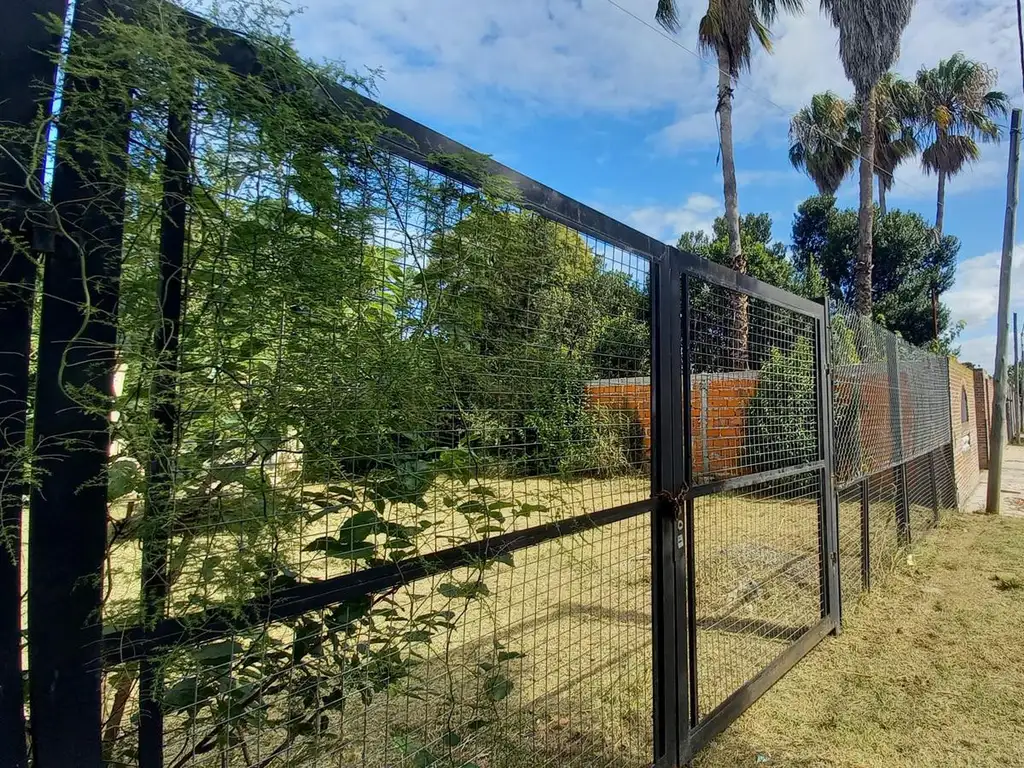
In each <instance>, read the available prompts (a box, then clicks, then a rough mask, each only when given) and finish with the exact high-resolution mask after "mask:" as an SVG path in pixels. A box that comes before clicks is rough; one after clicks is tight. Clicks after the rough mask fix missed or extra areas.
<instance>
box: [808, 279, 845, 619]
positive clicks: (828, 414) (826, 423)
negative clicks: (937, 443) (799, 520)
mask: <svg viewBox="0 0 1024 768" xmlns="http://www.w3.org/2000/svg"><path fill="white" fill-rule="evenodd" d="M821 303H822V314H821V317H820V318H819V320H818V322H817V323H816V324H815V329H816V333H815V338H816V343H815V347H816V349H815V352H816V354H815V363H816V365H815V379H816V383H817V393H816V394H817V400H818V403H817V405H818V446H819V447H818V451H819V457H820V458H821V459H822V460H823V461H824V462H825V469H824V470H822V473H821V478H820V481H821V487H820V491H819V501H818V530H819V538H820V542H821V544H820V549H821V615H822V617H823V618H824V617H825V616H830V617H831V618H832V621H833V623H834V625H835V633H836V634H839V632H840V630H841V624H842V604H841V603H842V597H841V592H840V589H839V499H838V498H837V497H836V493H835V486H834V484H833V472H834V469H835V457H834V453H833V446H832V440H833V433H834V423H833V416H832V392H833V387H832V361H831V355H830V352H829V347H830V345H829V341H830V339H831V325H830V322H829V312H828V298H827V297H822V300H821Z"/></svg>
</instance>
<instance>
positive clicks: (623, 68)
mask: <svg viewBox="0 0 1024 768" xmlns="http://www.w3.org/2000/svg"><path fill="white" fill-rule="evenodd" d="M622 4H623V5H624V6H625V7H627V8H630V9H631V10H633V11H634V12H635V13H636V14H637V15H638V16H640V17H642V18H645V19H649V18H651V17H652V15H653V13H652V7H651V4H650V2H649V0H622ZM306 6H307V10H306V13H304V14H302V15H300V16H299V17H297V18H296V20H295V21H294V23H293V31H294V35H295V37H296V40H297V41H298V43H299V47H300V50H301V51H303V52H304V53H306V54H310V55H313V56H316V57H326V58H332V59H341V60H343V61H345V62H346V64H347V65H348V66H349V67H350V68H354V69H360V68H364V67H369V68H378V67H379V68H380V69H381V70H382V72H383V77H384V79H383V82H382V83H381V84H380V90H381V96H382V98H383V100H384V101H385V102H388V103H390V104H394V105H396V106H399V107H400V108H404V109H413V108H414V109H415V111H416V112H417V113H418V114H443V115H444V116H445V117H446V118H450V119H451V118H454V119H461V120H469V121H472V120H474V119H479V117H480V113H481V112H482V111H486V110H487V109H490V110H493V109H494V105H495V103H496V102H497V101H498V100H500V99H501V98H508V99H510V100H512V101H513V102H515V109H514V111H515V112H516V113H517V114H519V115H522V116H527V117H529V116H532V115H533V114H536V113H538V112H544V113H555V114H572V113H575V112H579V111H580V110H593V111H600V112H605V113H620V114H622V113H628V112H630V111H633V110H637V109H640V110H645V109H651V108H657V107H660V106H667V105H672V104H676V103H678V102H679V101H680V100H681V98H682V97H681V94H684V93H685V89H684V88H683V84H685V83H689V82H692V81H693V80H694V78H695V77H699V76H700V70H701V67H702V64H701V62H700V61H699V60H697V59H695V58H694V57H692V56H689V55H687V54H686V53H684V52H683V51H680V50H679V49H677V48H676V47H675V46H674V45H673V44H672V43H671V42H670V41H668V40H666V39H664V38H663V37H661V36H660V35H658V34H657V33H655V32H653V31H652V30H650V29H648V28H646V27H644V26H642V25H641V24H639V23H637V22H636V21H634V20H633V19H630V18H629V17H628V16H625V15H624V14H622V12H621V11H619V10H617V9H616V8H615V7H614V6H612V5H610V4H609V3H607V2H604V0H576V2H573V1H572V0H548V2H531V3H510V2H508V1H507V0H475V2H466V1H465V0H432V2H430V3H429V4H427V3H423V2H422V0H373V2H366V0H308V1H307V3H306ZM683 12H684V15H685V14H686V9H683ZM695 18H696V15H695V14H694V19H695ZM684 21H686V22H687V23H688V24H690V20H689V19H684ZM695 24H696V21H695V20H694V21H693V22H692V24H690V26H693V25H695ZM509 111H510V112H511V111H513V110H512V109H510V110H509Z"/></svg>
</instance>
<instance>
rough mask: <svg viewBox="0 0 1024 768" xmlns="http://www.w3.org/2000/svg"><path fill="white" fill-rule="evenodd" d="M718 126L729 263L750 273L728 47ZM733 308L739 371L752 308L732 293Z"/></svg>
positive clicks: (721, 56) (721, 52) (721, 57)
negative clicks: (734, 143)
mask: <svg viewBox="0 0 1024 768" xmlns="http://www.w3.org/2000/svg"><path fill="white" fill-rule="evenodd" d="M718 123H719V140H720V142H721V150H722V191H723V193H724V197H725V223H726V228H727V230H728V233H729V262H730V264H731V266H732V268H733V269H735V270H736V271H737V272H742V273H743V274H746V273H747V259H746V257H745V256H744V255H743V246H742V244H741V242H740V203H739V195H738V193H737V191H736V158H735V155H734V154H733V146H732V76H731V75H730V63H729V53H728V51H727V50H726V48H725V47H724V46H719V48H718ZM729 308H730V309H731V310H732V322H733V328H732V331H733V333H732V334H731V335H732V339H733V345H732V349H731V350H730V352H731V355H730V356H731V358H732V363H733V365H734V366H735V368H736V369H737V370H743V369H745V368H746V367H747V336H748V329H749V308H748V301H747V297H746V296H745V295H744V294H741V293H736V292H735V291H731V292H730V293H729Z"/></svg>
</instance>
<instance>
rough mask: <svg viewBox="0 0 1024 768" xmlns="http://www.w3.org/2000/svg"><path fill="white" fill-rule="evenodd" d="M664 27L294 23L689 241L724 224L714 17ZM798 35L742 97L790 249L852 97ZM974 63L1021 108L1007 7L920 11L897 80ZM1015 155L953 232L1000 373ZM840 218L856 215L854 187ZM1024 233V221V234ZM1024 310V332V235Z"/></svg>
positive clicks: (927, 207)
mask: <svg viewBox="0 0 1024 768" xmlns="http://www.w3.org/2000/svg"><path fill="white" fill-rule="evenodd" d="M615 3H617V4H618V5H620V6H622V8H624V9H625V10H626V11H629V12H632V13H634V14H636V15H637V16H639V17H641V18H642V19H644V20H648V21H650V20H651V18H652V14H653V9H654V6H655V0H614V3H613V2H612V1H611V0H523V1H522V2H514V1H510V0H369V1H367V0H306V3H305V6H306V9H305V12H304V13H302V14H301V15H299V16H298V17H296V18H295V19H294V20H293V23H292V33H293V35H294V36H295V38H296V42H297V44H298V47H299V50H300V51H301V52H302V53H303V54H305V55H307V56H309V57H312V58H315V59H330V60H333V61H340V62H343V63H344V64H345V66H346V67H347V68H348V69H349V70H350V71H358V72H364V73H365V72H367V71H369V70H373V71H376V72H378V73H379V77H378V78H377V88H378V93H379V98H380V100H381V101H382V102H383V103H385V104H387V105H388V106H390V107H392V108H395V109H397V110H399V111H402V112H404V113H406V114H408V115H409V116H410V117H413V118H415V119H417V120H419V121H420V122H423V123H426V124H427V125H429V126H431V127H432V128H434V129H436V130H439V131H442V132H444V133H446V134H448V135H449V136H451V137H452V138H455V139H457V140H459V141H462V142H463V143H465V144H468V145H470V146H472V147H473V148H474V149H476V150H477V151H480V152H484V153H487V154H490V155H493V156H494V157H495V158H496V159H497V160H499V161H501V162H503V163H505V164H506V165H510V166H512V167H514V168H516V169H517V170H519V171H521V172H523V173H525V174H527V175H529V176H532V177H534V178H535V179H537V180H539V181H541V182H543V183H545V184H548V185H550V186H552V187H555V188H556V189H558V190H559V191H561V192H563V193H564V194H567V195H570V196H572V197H575V198H577V199H578V200H581V201H583V202H585V203H588V204H590V205H592V206H594V207H596V208H598V209H600V210H602V211H604V212H606V213H608V214H611V215H613V216H616V217H617V218H620V219H622V220H624V221H626V222H628V223H630V224H632V225H633V226H635V227H637V228H638V229H641V230H643V231H645V232H647V233H649V234H651V235H654V236H656V237H659V238H662V239H664V240H667V241H669V242H674V241H675V239H676V238H677V237H678V235H679V233H680V232H682V231H684V230H687V229H697V228H709V227H710V224H711V221H712V220H713V219H714V217H715V216H716V215H718V214H719V213H720V212H721V210H722V205H721V202H720V201H721V181H720V178H721V177H720V170H719V166H718V157H717V155H718V152H717V145H716V128H715V120H714V106H715V82H716V72H715V70H714V69H713V67H711V66H710V65H709V64H708V63H707V62H706V61H703V60H701V59H700V58H699V57H698V56H697V55H696V45H695V40H696V25H697V21H698V19H699V17H700V14H701V12H702V10H703V8H704V7H706V4H705V3H703V2H687V0H681V1H680V10H681V16H682V30H681V32H680V33H679V34H678V35H676V36H674V37H673V39H672V40H670V39H667V38H666V37H665V36H663V35H661V34H659V33H658V32H657V31H656V30H654V29H651V28H650V27H648V26H645V25H644V24H642V23H641V22H640V21H637V20H636V19H634V18H632V17H631V16H630V15H629V14H628V13H627V12H624V11H623V10H621V9H619V8H617V7H616V5H615ZM807 6H808V11H807V13H805V14H804V15H803V16H800V17H796V18H794V17H787V18H783V19H780V20H779V22H778V23H777V24H776V25H775V28H774V48H775V51H774V55H767V54H764V53H758V54H757V55H756V57H755V59H754V61H753V65H752V70H751V72H749V73H746V74H745V75H744V76H743V77H742V79H741V81H740V84H739V85H738V86H737V88H736V100H735V133H736V163H737V171H738V181H739V185H740V190H739V192H740V208H741V210H742V211H743V212H752V213H757V212H767V213H769V214H771V216H772V218H773V220H774V223H775V234H776V236H777V237H778V238H779V239H781V240H783V241H784V242H787V243H788V241H789V234H790V226H791V223H792V218H793V213H794V211H795V209H796V206H797V205H798V204H799V203H800V201H801V200H803V199H804V198H806V197H807V196H808V195H811V194H813V193H814V191H815V190H814V187H813V185H812V184H811V182H810V181H809V180H807V179H806V178H805V177H804V176H802V175H800V174H799V173H797V172H796V171H794V170H793V169H792V168H791V167H790V165H789V162H788V158H787V154H786V149H787V146H788V140H787V128H788V121H789V118H790V116H791V115H792V113H793V112H794V111H795V110H796V109H798V108H799V107H800V106H802V105H803V104H804V103H806V102H807V101H808V100H809V98H810V96H811V95H812V94H813V93H816V92H819V91H823V90H827V89H832V90H835V91H837V92H838V93H840V94H843V95H848V94H849V93H850V91H851V89H850V87H849V86H848V84H847V82H846V79H845V77H844V75H843V70H842V66H841V65H840V63H839V61H838V58H837V34H836V32H835V30H834V29H833V28H832V27H831V26H830V25H829V24H828V23H827V22H826V21H825V19H824V18H823V17H822V16H821V15H820V13H819V12H818V3H817V1H816V0H811V1H810V2H808V3H807ZM956 51H963V52H964V53H965V54H967V55H968V56H970V57H972V58H976V59H979V60H981V61H984V62H986V63H987V64H989V65H991V66H992V67H995V68H996V69H998V70H999V73H1000V82H999V87H1000V89H1001V90H1004V91H1006V92H1007V93H1009V94H1010V95H1011V98H1012V100H1013V102H1014V104H1015V105H1020V103H1021V101H1022V99H1021V96H1022V94H1021V85H1020V83H1021V77H1020V72H1019V59H1018V53H1017V38H1016V15H1015V8H1014V7H1013V4H1012V3H1010V2H1006V0H973V1H969V0H918V2H917V6H916V8H915V10H914V14H913V18H912V20H911V24H910V26H909V27H908V29H907V32H906V34H905V35H904V39H903V47H902V54H901V58H900V61H899V63H898V65H897V67H896V69H897V71H898V72H900V73H901V74H903V75H904V76H911V77H912V76H913V74H914V73H915V72H916V70H917V69H918V68H919V67H920V66H922V65H926V66H933V65H934V64H935V63H936V62H937V61H938V59H939V58H943V57H947V56H949V55H951V54H953V53H955V52H956ZM1006 152H1007V144H1006V143H1005V142H1004V143H1002V144H1001V145H992V146H985V147H984V148H983V155H982V158H981V160H980V161H979V162H978V163H976V164H975V166H974V167H973V168H971V169H970V170H968V171H966V172H964V173H963V174H961V175H960V176H959V177H957V178H956V179H954V180H953V181H952V182H951V183H950V184H949V185H948V187H947V201H946V220H945V231H946V232H947V233H949V234H954V235H957V236H958V237H959V238H960V240H961V243H962V247H961V251H960V263H959V267H958V271H957V283H956V285H955V286H954V288H953V290H952V291H950V292H949V293H948V294H947V295H946V296H945V297H944V300H945V301H946V303H947V304H949V305H950V307H951V308H952V310H953V314H954V319H963V320H965V321H966V322H967V328H966V330H965V331H964V334H963V336H962V337H961V346H962V354H961V359H963V360H965V361H970V362H975V363H978V364H981V365H983V366H984V367H985V368H987V369H989V370H991V369H992V367H993V356H994V349H995V325H996V323H995V312H996V295H997V286H998V273H999V249H1000V247H1001V243H1002V228H1003V210H1004V206H1005V167H1006ZM935 187H936V183H935V179H934V178H933V177H929V176H926V175H925V174H924V173H923V172H922V171H921V169H920V167H919V165H918V164H917V162H913V163H908V164H906V165H904V166H903V167H902V168H901V169H900V170H899V171H898V172H897V174H896V184H895V187H894V189H893V190H892V192H891V193H890V195H889V205H890V208H896V207H898V208H904V209H910V210H916V211H919V212H920V213H922V214H923V215H924V216H925V217H926V218H927V219H928V220H932V219H933V218H934V215H935ZM840 202H841V203H842V204H846V205H850V206H852V205H854V204H855V203H856V189H855V188H854V186H853V183H852V182H847V184H846V185H845V186H844V188H843V189H841V190H840ZM1022 225H1024V222H1022ZM1018 242H1019V243H1021V245H1018V247H1017V249H1018V250H1017V257H1018V258H1017V260H1016V264H1015V269H1014V273H1015V275H1016V277H1017V279H1016V280H1015V281H1014V286H1013V294H1012V296H1013V302H1012V306H1011V309H1017V310H1018V311H1020V312H1021V313H1022V315H1024V279H1021V278H1024V266H1022V263H1024V236H1022V237H1019V238H1018Z"/></svg>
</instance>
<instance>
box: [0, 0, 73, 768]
mask: <svg viewBox="0 0 1024 768" xmlns="http://www.w3.org/2000/svg"><path fill="white" fill-rule="evenodd" d="M63 11H64V2H63V0H22V2H18V3H12V4H11V5H10V7H7V8H5V12H4V21H3V24H0V71H2V72H3V74H2V76H0V124H3V125H5V126H8V127H10V128H15V129H24V131H25V135H24V136H23V137H15V136H12V137H9V138H8V139H6V140H5V142H4V147H5V151H4V152H2V153H0V223H2V224H3V226H4V228H5V229H6V230H7V231H8V232H10V233H11V235H0V328H2V329H3V331H2V332H0V478H3V483H2V487H0V765H4V766H10V768H23V767H24V766H25V765H27V762H28V756H27V753H26V750H25V735H26V734H25V713H24V705H25V702H24V691H23V685H22V669H21V548H22V538H21V515H22V499H23V496H24V494H25V492H26V487H25V468H26V466H27V464H28V457H27V456H26V455H25V440H26V431H25V426H26V419H27V415H28V387H29V345H30V339H31V330H32V304H33V295H34V292H35V282H36V266H35V263H34V262H33V260H32V259H31V258H30V254H29V253H28V252H27V249H28V248H31V247H32V246H36V247H46V246H47V245H48V243H47V242H46V240H47V234H48V231H47V229H46V228H45V226H43V225H44V224H45V217H44V215H43V211H44V210H45V209H44V207H43V206H44V203H43V200H42V169H41V168H38V167H33V165H32V163H33V156H34V151H38V149H39V147H33V146H32V139H33V138H34V137H35V135H36V134H35V131H33V130H32V125H33V122H34V121H35V119H36V117H37V114H38V111H39V108H40V106H44V107H48V106H49V102H50V99H51V98H52V97H53V82H54V72H55V66H54V60H53V58H52V55H53V54H55V53H56V52H57V50H58V46H59V43H60V36H59V35H58V34H57V33H56V32H55V31H53V30H50V29H47V28H46V25H45V24H44V23H43V21H42V19H41V17H43V16H46V15H48V14H55V15H57V16H61V15H62V14H63ZM35 156H38V155H35Z"/></svg>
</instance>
